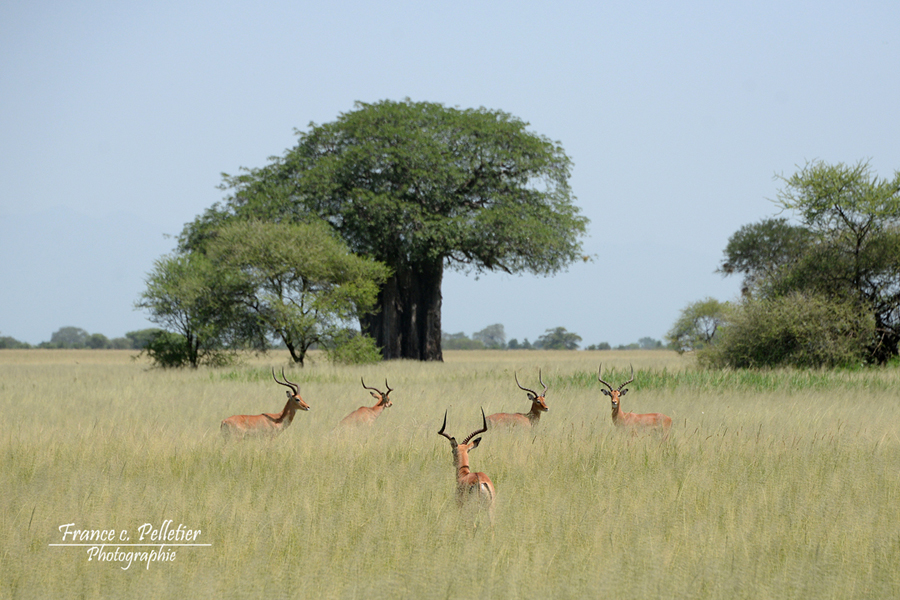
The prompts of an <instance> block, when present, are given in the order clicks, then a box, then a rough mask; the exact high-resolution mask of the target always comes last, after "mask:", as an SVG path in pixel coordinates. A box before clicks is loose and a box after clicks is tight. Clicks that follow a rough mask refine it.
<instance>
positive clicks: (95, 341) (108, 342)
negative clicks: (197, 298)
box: [0, 327, 162, 350]
mask: <svg viewBox="0 0 900 600" xmlns="http://www.w3.org/2000/svg"><path fill="white" fill-rule="evenodd" d="M161 331H162V330H161V329H155V328H153V329H142V330H140V331H129V332H128V333H126V334H125V337H118V338H113V339H109V338H108V337H106V336H105V335H103V334H102V333H88V332H87V331H85V330H84V329H81V328H80V327H62V328H60V329H59V330H57V331H55V332H54V333H53V335H51V336H50V341H49V342H41V343H40V344H38V345H36V346H32V345H31V344H29V343H27V342H20V341H19V340H17V339H15V338H13V337H9V336H0V350H15V349H27V348H43V349H60V348H64V349H76V350H81V349H86V350H143V349H144V348H146V346H147V344H148V343H149V342H150V340H152V339H153V337H154V336H156V335H158V334H159V333H160V332H161Z"/></svg>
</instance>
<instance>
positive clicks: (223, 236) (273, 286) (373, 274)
mask: <svg viewBox="0 0 900 600" xmlns="http://www.w3.org/2000/svg"><path fill="white" fill-rule="evenodd" d="M207 252H208V256H209V257H210V258H211V259H212V260H213V261H214V262H215V263H216V264H217V265H218V266H219V267H220V268H223V269H226V270H228V271H230V272H232V276H233V277H234V278H235V279H236V280H241V281H242V285H240V286H239V287H238V288H236V289H238V290H241V292H240V293H239V294H237V295H236V296H235V300H236V302H237V303H239V304H240V306H242V307H243V308H244V309H245V311H246V315H245V317H244V318H245V319H247V320H250V321H254V320H255V321H256V322H257V324H258V325H259V326H260V327H261V328H262V329H264V330H265V331H266V332H267V333H271V334H274V335H275V336H277V337H278V338H280V339H281V340H282V341H283V342H284V344H285V346H286V347H287V349H288V351H289V352H290V354H291V358H292V359H293V360H294V362H297V363H299V364H300V365H303V361H304V358H305V356H306V353H307V351H308V350H309V348H310V346H312V345H313V344H321V345H323V346H325V347H328V348H333V346H334V345H335V344H336V343H340V342H344V341H345V340H344V337H345V336H346V332H347V330H348V329H349V327H348V321H350V320H351V319H354V318H358V317H359V315H360V314H362V313H364V312H366V311H369V310H371V309H372V307H373V306H374V304H375V298H376V295H377V293H378V284H380V283H383V282H384V280H385V278H386V277H387V274H388V269H387V268H386V267H385V266H384V265H382V264H380V263H377V262H375V261H372V260H366V259H363V258H360V257H358V256H355V255H353V254H351V253H350V252H349V251H348V250H347V247H346V245H345V244H344V243H343V242H342V241H341V240H340V239H336V238H335V237H334V235H333V233H332V232H331V231H330V230H329V229H328V227H327V225H325V224H324V223H321V222H319V223H297V224H286V223H264V222H261V221H242V222H235V223H232V224H230V225H228V226H226V227H224V228H222V229H221V230H219V231H218V234H217V236H216V237H215V238H214V239H212V240H211V241H210V243H209V244H208V245H207ZM249 329H250V330H252V328H249Z"/></svg>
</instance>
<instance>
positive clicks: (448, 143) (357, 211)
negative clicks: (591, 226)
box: [180, 100, 587, 360]
mask: <svg viewBox="0 0 900 600" xmlns="http://www.w3.org/2000/svg"><path fill="white" fill-rule="evenodd" d="M297 135H298V143H297V145H296V146H295V147H294V148H291V149H289V150H288V151H287V152H286V153H285V155H284V156H282V157H279V158H275V159H273V160H272V162H271V163H270V164H269V165H267V166H265V167H262V168H258V169H251V170H246V171H245V172H244V173H243V174H240V175H237V176H228V175H226V176H225V179H224V184H223V188H224V189H227V190H230V191H231V196H230V197H229V198H227V200H226V202H225V203H224V205H216V206H214V207H212V208H211V209H209V210H208V211H207V212H206V213H205V214H204V215H202V216H200V217H199V218H198V219H196V220H195V221H194V222H193V223H190V224H188V225H187V226H186V227H185V230H184V232H183V233H182V235H181V238H180V244H181V248H182V250H192V249H197V248H202V247H204V246H205V244H206V241H207V240H208V239H210V238H211V237H214V236H215V235H216V232H217V231H218V230H219V229H220V228H221V227H222V225H223V224H224V223H225V222H228V221H230V220H234V219H239V220H262V221H280V222H298V221H301V222H302V221H309V220H310V219H311V218H321V219H324V220H325V221H327V222H328V223H329V224H330V225H331V226H332V227H333V228H334V229H335V231H337V232H338V233H339V235H340V236H341V237H342V238H343V240H344V241H345V242H346V243H347V244H348V246H349V247H350V249H351V251H353V252H355V253H357V254H359V255H362V256H368V257H372V258H374V259H376V260H378V261H381V262H383V263H384V264H386V265H388V266H389V267H390V268H391V269H392V275H391V276H390V277H389V278H388V280H387V281H386V282H385V283H384V285H383V286H382V287H381V289H380V294H381V297H380V298H379V304H378V311H377V312H376V313H375V314H374V315H372V316H366V317H364V318H362V319H361V325H362V328H363V331H364V332H367V333H372V334H373V336H374V337H375V338H376V341H377V343H379V344H380V345H382V346H383V349H384V354H385V357H386V358H394V357H404V358H417V359H421V360H440V358H441V356H440V347H441V344H440V335H441V329H440V302H439V299H440V285H441V281H442V273H443V269H444V266H445V265H448V266H450V267H452V268H459V269H463V270H474V271H476V272H479V271H494V270H501V271H505V272H508V273H514V272H522V271H528V272H532V273H538V274H545V275H547V274H553V273H557V272H559V271H560V270H562V269H563V268H565V267H566V266H567V265H568V264H570V263H571V262H572V261H574V260H577V259H580V258H581V257H582V256H581V241H580V239H581V237H582V236H583V235H584V233H585V230H586V226H587V219H586V218H585V217H583V216H582V215H581V214H580V209H579V208H578V207H577V206H575V204H574V196H573V195H572V192H571V189H570V187H569V184H568V179H569V176H570V169H571V161H570V159H569V158H568V156H566V154H565V152H564V151H563V149H562V147H561V146H560V145H559V144H558V143H555V142H552V141H550V140H549V139H547V138H546V137H544V136H540V135H537V134H535V133H532V132H530V131H528V130H527V124H526V123H524V122H523V121H521V120H519V119H517V118H515V117H513V116H511V115H509V114H507V113H504V112H501V111H491V110H487V109H483V108H482V109H469V110H461V109H456V108H447V107H444V106H442V105H440V104H436V103H428V102H412V101H410V100H406V101H403V102H392V101H383V102H378V103H375V104H365V103H357V105H356V107H355V110H353V111H350V112H348V113H344V114H341V115H340V116H339V117H338V119H337V120H336V121H335V122H333V123H328V124H325V125H315V124H312V125H310V128H309V130H308V131H306V132H300V131H298V132H297ZM386 311H387V313H389V314H387V313H386Z"/></svg>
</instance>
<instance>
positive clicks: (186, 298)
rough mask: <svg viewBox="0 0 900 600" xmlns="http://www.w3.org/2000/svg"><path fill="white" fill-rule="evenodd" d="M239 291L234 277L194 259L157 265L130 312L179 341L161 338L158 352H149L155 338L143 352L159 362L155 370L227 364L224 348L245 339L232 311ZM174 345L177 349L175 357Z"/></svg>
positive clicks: (169, 260) (195, 255)
mask: <svg viewBox="0 0 900 600" xmlns="http://www.w3.org/2000/svg"><path fill="white" fill-rule="evenodd" d="M242 285H243V282H242V281H240V280H238V279H237V278H235V277H234V275H233V273H229V272H227V271H224V270H221V269H217V268H216V266H215V265H214V264H213V263H212V261H210V260H209V259H208V258H207V257H205V256H203V255H202V254H199V253H192V254H184V255H169V256H165V257H163V258H161V259H159V260H157V261H156V262H155V263H154V268H153V271H151V272H150V274H149V275H148V277H147V289H146V290H145V291H144V292H143V293H142V294H141V298H140V300H139V301H138V302H137V303H136V304H135V306H136V307H137V308H141V309H144V310H147V311H148V312H149V313H150V317H149V318H150V321H152V322H154V323H158V324H160V325H162V326H163V327H164V329H165V330H166V331H168V332H170V333H174V334H178V335H180V336H181V337H180V338H176V337H173V336H166V337H165V338H164V339H165V343H164V346H163V348H162V351H156V350H154V349H153V348H151V346H152V345H153V343H154V342H155V341H156V340H157V339H159V338H156V337H155V338H153V341H151V343H150V344H149V345H148V346H147V348H145V349H147V350H148V351H147V354H148V355H149V356H150V357H151V359H154V360H156V357H160V358H162V359H163V360H162V361H161V362H158V363H157V364H159V366H163V367H170V366H175V365H174V364H173V361H181V362H180V364H179V365H178V366H181V365H185V364H189V365H190V366H192V367H195V368H196V367H197V366H199V365H200V364H219V363H222V362H227V361H228V359H227V358H226V357H225V354H227V353H228V352H229V342H231V341H233V340H239V339H245V338H246V337H248V334H247V333H246V331H245V329H246V328H247V327H248V325H247V321H246V320H245V319H242V318H241V315H240V314H238V313H237V312H236V310H235V309H236V306H237V304H236V302H235V297H236V296H237V295H238V294H240V293H241V292H242V289H241V286H242ZM251 325H252V324H251ZM160 343H162V342H160ZM179 344H180V345H181V346H182V349H181V350H179V351H177V352H176V351H174V348H175V347H176V346H177V345H179ZM234 349H236V347H235V345H231V350H234Z"/></svg>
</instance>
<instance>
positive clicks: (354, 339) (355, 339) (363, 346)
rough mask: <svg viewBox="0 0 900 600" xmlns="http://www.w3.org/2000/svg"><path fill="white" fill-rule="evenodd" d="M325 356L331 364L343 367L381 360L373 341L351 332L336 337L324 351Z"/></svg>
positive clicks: (378, 350) (365, 336)
mask: <svg viewBox="0 0 900 600" xmlns="http://www.w3.org/2000/svg"><path fill="white" fill-rule="evenodd" d="M325 355H326V356H327V357H328V360H330V361H331V362H333V363H335V364H344V365H363V364H373V363H377V362H380V361H381V359H382V355H381V350H380V349H379V348H378V346H376V345H375V340H373V339H372V338H370V337H369V336H367V335H362V334H360V333H359V332H358V331H353V330H347V331H344V332H341V333H339V334H338V335H336V336H335V337H334V339H333V340H332V343H331V344H329V345H328V347H327V348H326V349H325Z"/></svg>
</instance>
